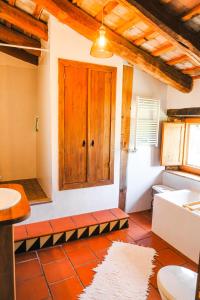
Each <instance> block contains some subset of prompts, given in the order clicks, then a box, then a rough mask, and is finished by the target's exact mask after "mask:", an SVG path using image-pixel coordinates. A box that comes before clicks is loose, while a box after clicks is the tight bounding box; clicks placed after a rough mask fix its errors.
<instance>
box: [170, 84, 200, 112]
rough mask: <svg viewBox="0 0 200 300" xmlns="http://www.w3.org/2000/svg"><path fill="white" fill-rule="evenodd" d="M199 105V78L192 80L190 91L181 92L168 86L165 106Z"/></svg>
mask: <svg viewBox="0 0 200 300" xmlns="http://www.w3.org/2000/svg"><path fill="white" fill-rule="evenodd" d="M185 107H200V80H199V79H198V80H194V87H193V89H192V91H191V92H190V93H181V92H179V91H178V90H176V89H174V88H172V87H170V86H168V88H167V108H168V109H170V108H172V109H173V108H185Z"/></svg>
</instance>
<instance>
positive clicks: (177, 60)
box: [167, 54, 189, 66]
mask: <svg viewBox="0 0 200 300" xmlns="http://www.w3.org/2000/svg"><path fill="white" fill-rule="evenodd" d="M187 60H189V58H188V56H187V55H185V54H184V55H180V56H178V57H175V58H172V59H170V60H168V61H167V64H168V65H170V66H174V65H176V64H179V63H182V62H183V61H187Z"/></svg>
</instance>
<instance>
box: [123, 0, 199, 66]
mask: <svg viewBox="0 0 200 300" xmlns="http://www.w3.org/2000/svg"><path fill="white" fill-rule="evenodd" d="M120 2H121V3H124V4H125V5H129V7H131V6H132V8H133V10H135V12H136V13H138V15H139V16H141V18H143V19H144V20H145V19H146V20H147V21H149V22H151V25H152V26H154V27H155V28H156V29H157V31H158V32H160V34H161V35H163V36H164V37H165V38H166V39H167V40H168V41H169V42H170V43H172V44H173V45H174V46H176V47H178V48H179V49H180V50H181V51H182V52H184V54H187V55H188V56H189V57H190V58H192V59H193V60H195V61H196V62H198V63H199V62H200V40H199V38H198V35H197V34H196V33H195V32H193V31H192V30H190V29H189V28H187V27H186V26H184V24H183V22H182V21H181V20H180V19H178V18H174V17H173V16H172V15H171V14H170V12H169V11H168V10H167V8H166V5H164V4H162V3H160V2H159V1H157V0H151V1H147V0H120Z"/></svg>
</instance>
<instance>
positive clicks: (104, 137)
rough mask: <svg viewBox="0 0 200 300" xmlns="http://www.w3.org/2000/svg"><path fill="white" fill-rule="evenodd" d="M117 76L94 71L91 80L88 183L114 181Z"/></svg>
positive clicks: (89, 80) (97, 69)
mask: <svg viewBox="0 0 200 300" xmlns="http://www.w3.org/2000/svg"><path fill="white" fill-rule="evenodd" d="M114 77H115V75H114V73H113V72H112V71H111V70H109V69H107V68H105V69H104V68H103V67H99V68H97V67H96V68H91V69H90V70H89V76H88V143H89V144H88V181H89V182H90V183H93V184H95V183H98V184H100V183H101V182H104V183H106V182H107V183H109V182H111V181H112V180H113V134H114V128H113V124H112V123H113V122H112V121H113V120H112V119H113V118H114V116H113V113H114V106H113V98H114V85H113V83H114V80H115V79H114Z"/></svg>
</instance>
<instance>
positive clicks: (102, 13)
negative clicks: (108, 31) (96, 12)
mask: <svg viewBox="0 0 200 300" xmlns="http://www.w3.org/2000/svg"><path fill="white" fill-rule="evenodd" d="M103 18H104V6H103V8H102V19H101V26H103Z"/></svg>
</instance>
